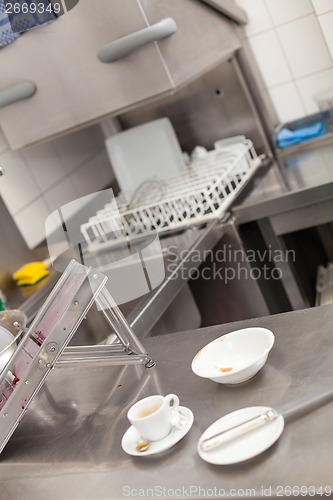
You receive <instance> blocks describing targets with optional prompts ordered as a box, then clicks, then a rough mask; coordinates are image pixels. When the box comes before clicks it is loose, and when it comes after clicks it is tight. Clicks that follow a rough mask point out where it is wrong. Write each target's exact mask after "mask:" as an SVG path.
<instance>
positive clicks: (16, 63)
mask: <svg viewBox="0 0 333 500" xmlns="http://www.w3.org/2000/svg"><path fill="white" fill-rule="evenodd" d="M146 27H147V20H146V18H145V16H144V14H143V11H142V7H141V5H140V4H139V2H138V0H98V1H96V0H80V2H79V4H78V5H77V7H75V8H74V9H73V10H72V11H70V12H69V13H67V14H65V15H64V16H62V17H60V18H59V19H57V20H55V21H54V22H53V23H51V24H49V25H46V26H44V27H42V28H38V29H35V30H32V31H30V32H27V33H25V34H23V35H22V36H21V37H20V38H19V39H18V40H17V41H15V42H14V43H12V44H11V45H10V46H8V47H5V48H4V49H2V50H1V51H0V67H1V82H0V90H1V88H6V87H9V86H11V85H14V84H16V83H17V82H20V81H22V80H32V81H34V82H35V83H36V85H37V92H36V94H35V95H34V96H33V97H31V98H29V99H27V100H25V101H21V102H18V103H15V104H12V105H9V106H7V107H5V108H2V109H0V122H1V125H2V128H3V131H4V133H5V135H6V137H7V139H8V141H9V144H10V146H11V147H12V148H19V147H22V146H25V145H28V144H32V143H34V142H37V141H40V140H43V139H46V138H48V137H51V136H54V135H56V134H59V133H61V132H64V131H66V130H69V129H73V128H75V127H77V126H81V125H83V124H86V123H88V122H91V121H93V120H96V119H99V118H100V117H102V116H106V115H109V114H112V113H116V112H117V113H118V112H120V111H122V110H125V109H127V108H130V107H131V106H132V105H134V104H136V103H139V102H142V101H145V100H146V99H148V98H150V97H151V96H155V95H158V94H161V93H164V92H167V91H169V90H170V89H171V81H170V78H169V76H168V74H167V72H166V70H165V66H164V62H163V60H162V58H161V56H160V53H159V51H158V48H157V46H156V45H155V44H150V45H147V46H145V47H143V48H141V49H139V50H137V51H135V52H134V53H133V54H131V55H129V56H127V57H125V58H123V59H121V60H119V61H117V62H114V63H112V64H105V63H102V62H100V61H99V60H98V58H97V52H98V50H99V49H100V48H101V47H102V46H103V45H105V44H107V43H109V42H111V41H113V40H116V39H118V38H120V37H123V36H125V35H128V34H130V33H133V32H135V31H138V30H141V29H143V28H146Z"/></svg>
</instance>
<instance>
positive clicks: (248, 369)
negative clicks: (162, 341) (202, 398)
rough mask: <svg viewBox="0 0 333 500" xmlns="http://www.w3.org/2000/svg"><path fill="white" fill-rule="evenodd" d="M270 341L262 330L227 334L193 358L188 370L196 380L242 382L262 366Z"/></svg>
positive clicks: (270, 335)
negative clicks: (198, 378)
mask: <svg viewBox="0 0 333 500" xmlns="http://www.w3.org/2000/svg"><path fill="white" fill-rule="evenodd" d="M274 341H275V337H274V334H273V333H272V332H271V331H270V330H267V329H266V328H244V329H243V330H237V331H235V332H231V333H228V334H227V335H223V336H222V337H220V338H218V339H216V340H214V341H213V342H210V343H209V344H207V345H206V346H205V347H203V349H201V350H200V351H199V352H198V353H197V354H196V356H195V357H194V359H193V361H192V370H193V372H194V373H195V374H196V375H198V376H199V377H204V378H210V379H211V380H213V381H214V382H218V383H220V384H239V383H241V382H245V381H246V380H249V379H250V378H252V377H254V375H255V374H256V373H258V371H259V370H260V369H261V368H262V367H263V366H264V364H265V362H266V360H267V357H268V353H269V351H270V350H271V349H272V347H273V345H274Z"/></svg>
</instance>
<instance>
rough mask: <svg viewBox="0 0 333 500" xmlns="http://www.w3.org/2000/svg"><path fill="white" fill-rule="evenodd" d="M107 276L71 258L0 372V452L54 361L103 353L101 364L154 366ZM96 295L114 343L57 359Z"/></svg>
mask: <svg viewBox="0 0 333 500" xmlns="http://www.w3.org/2000/svg"><path fill="white" fill-rule="evenodd" d="M106 281H107V278H106V277H105V276H104V275H103V274H102V273H100V272H98V271H96V270H94V269H92V268H87V267H85V266H83V265H82V264H79V263H78V262H75V261H71V262H70V263H69V265H68V266H67V268H66V270H65V272H64V273H63V275H62V277H61V278H60V280H59V282H58V283H57V285H56V286H55V288H54V290H53V291H52V293H51V294H50V296H49V297H48V299H47V300H46V302H45V304H44V306H43V307H42V308H41V310H40V311H39V313H38V314H37V316H36V318H35V319H34V321H33V323H32V324H31V325H30V327H29V328H28V329H27V331H26V333H25V335H24V337H23V338H22V340H21V342H20V343H19V345H18V347H17V348H16V351H15V352H14V354H13V356H12V357H11V358H10V359H9V361H8V363H7V365H6V366H5V367H4V368H3V370H2V372H1V375H0V393H1V396H0V397H1V399H0V418H1V417H3V419H1V420H2V424H1V426H0V453H1V452H2V450H3V448H4V447H5V445H6V444H7V442H8V440H9V439H10V437H11V435H12V434H13V432H14V431H15V429H16V427H17V425H18V424H19V422H20V420H21V419H22V417H23V416H24V414H25V412H26V410H27V408H28V407H29V405H30V403H31V402H32V400H33V398H34V397H35V396H36V394H37V393H38V391H39V390H40V388H41V387H42V385H43V384H44V381H45V379H46V377H47V376H48V375H49V373H50V371H51V370H52V369H53V368H54V366H55V364H56V363H57V362H58V363H60V364H62V365H68V364H70V365H78V364H80V363H81V362H82V361H83V362H84V363H85V364H90V363H91V362H93V363H94V362H96V360H98V358H103V362H104V364H105V363H106V364H126V363H128V364H135V363H143V364H145V366H146V367H147V368H151V367H152V366H154V362H153V361H152V360H151V359H150V358H149V356H148V354H147V353H146V352H145V351H144V348H143V347H142V345H141V344H140V342H139V341H138V340H137V338H136V337H135V335H134V334H133V332H132V330H131V328H130V326H129V325H128V324H127V323H126V320H125V318H124V317H123V316H122V314H121V313H120V311H119V310H118V308H117V306H116V305H115V303H114V302H113V300H112V297H111V296H110V294H109V293H108V291H107V290H106V288H105V283H106ZM95 301H96V303H97V305H98V307H99V309H100V310H101V311H102V312H103V314H104V315H105V317H106V319H107V321H108V323H109V324H110V326H112V327H113V329H114V332H115V334H116V336H115V338H117V337H118V343H117V344H116V345H114V346H108V347H107V346H99V347H98V346H97V347H93V348H88V347H86V348H85V349H84V354H83V355H82V352H81V354H80V356H75V355H74V356H73V354H74V353H75V352H76V351H75V348H74V350H73V349H72V351H70V352H68V351H67V356H66V355H65V357H64V358H63V359H60V360H59V358H60V356H61V354H62V352H63V350H64V348H65V347H66V345H67V344H68V342H69V341H70V340H71V338H72V336H73V335H74V334H75V332H76V330H77V329H78V327H79V325H80V323H81V322H82V320H83V319H84V318H85V316H86V315H87V314H88V312H89V309H90V308H91V306H92V304H93V303H94V302H95ZM73 351H74V352H73ZM106 358H107V360H106Z"/></svg>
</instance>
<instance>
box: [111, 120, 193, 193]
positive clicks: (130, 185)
mask: <svg viewBox="0 0 333 500" xmlns="http://www.w3.org/2000/svg"><path fill="white" fill-rule="evenodd" d="M105 144H106V149H107V152H108V155H109V158H110V161H111V164H112V168H113V171H114V174H115V176H116V178H117V181H118V184H119V186H120V189H121V190H122V192H123V193H124V194H125V195H126V194H127V193H130V192H132V191H133V190H136V189H137V188H138V187H139V186H140V184H142V182H144V181H146V180H147V179H151V178H157V179H168V178H170V177H172V176H173V175H177V174H180V173H182V172H184V171H186V166H185V163H184V159H183V154H182V150H181V147H180V145H179V141H178V139H177V136H176V134H175V131H174V129H173V126H172V124H171V122H170V120H169V119H168V118H160V119H158V120H154V121H152V122H148V123H145V124H143V125H139V126H137V127H132V128H130V129H128V130H125V131H123V132H120V133H119V134H116V135H113V136H112V137H109V138H108V139H107V140H106V141H105Z"/></svg>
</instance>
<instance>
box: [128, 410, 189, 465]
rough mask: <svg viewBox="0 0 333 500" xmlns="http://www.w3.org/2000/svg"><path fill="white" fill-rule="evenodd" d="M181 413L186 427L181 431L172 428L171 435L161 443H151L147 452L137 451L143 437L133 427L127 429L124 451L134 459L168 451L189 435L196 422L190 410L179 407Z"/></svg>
mask: <svg viewBox="0 0 333 500" xmlns="http://www.w3.org/2000/svg"><path fill="white" fill-rule="evenodd" d="M179 411H180V412H182V415H183V416H184V417H185V419H184V420H185V422H184V425H183V426H182V427H181V428H180V429H178V428H177V427H172V428H171V431H170V433H169V434H168V435H167V436H166V437H165V438H163V439H161V440H160V441H153V442H151V444H150V447H149V448H148V450H147V451H137V449H136V446H137V444H138V442H139V441H140V439H141V436H140V434H139V433H138V431H137V430H136V429H135V427H133V425H132V426H131V427H130V428H129V429H127V431H126V432H125V434H124V436H123V439H122V441H121V446H122V448H123V450H124V451H125V452H126V453H128V454H129V455H133V456H134V457H148V456H149V455H155V454H156V453H161V452H162V451H165V450H168V449H169V448H171V447H172V446H174V445H175V444H176V443H178V441H180V440H181V439H182V438H183V437H184V436H185V435H186V434H187V433H188V431H189V430H190V429H191V427H192V425H193V420H194V416H193V413H192V412H191V410H190V409H189V408H186V407H185V406H179Z"/></svg>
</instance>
